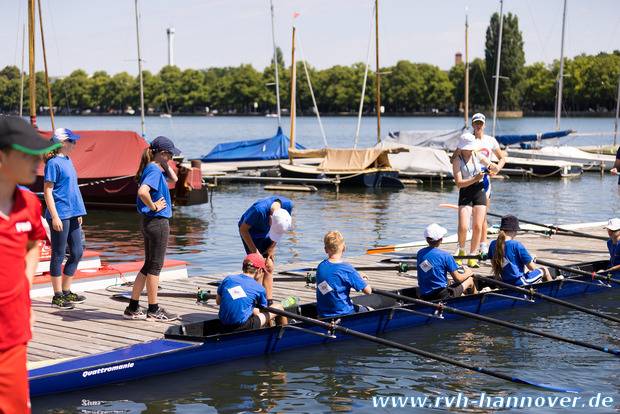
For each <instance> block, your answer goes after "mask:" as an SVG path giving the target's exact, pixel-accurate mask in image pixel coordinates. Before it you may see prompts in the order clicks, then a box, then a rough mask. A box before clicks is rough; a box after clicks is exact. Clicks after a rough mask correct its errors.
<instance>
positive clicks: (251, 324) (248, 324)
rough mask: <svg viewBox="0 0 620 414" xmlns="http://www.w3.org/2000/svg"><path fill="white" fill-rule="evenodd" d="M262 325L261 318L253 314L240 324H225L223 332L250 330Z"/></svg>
mask: <svg viewBox="0 0 620 414" xmlns="http://www.w3.org/2000/svg"><path fill="white" fill-rule="evenodd" d="M260 327H261V324H260V318H259V317H258V315H252V316H250V318H249V319H248V320H247V321H245V322H244V323H241V324H238V325H223V327H222V332H223V333H227V332H237V331H249V330H252V329H258V328H260Z"/></svg>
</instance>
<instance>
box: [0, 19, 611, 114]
mask: <svg viewBox="0 0 620 414" xmlns="http://www.w3.org/2000/svg"><path fill="white" fill-rule="evenodd" d="M498 28H499V15H498V14H497V13H495V14H494V15H493V16H492V17H491V21H490V24H489V27H488V28H487V33H486V43H485V58H484V59H481V58H476V59H474V60H473V61H472V62H470V64H469V68H470V69H469V85H470V93H469V104H470V111H478V110H480V111H483V110H489V109H490V108H492V107H493V104H492V102H493V95H494V94H493V88H494V87H495V82H494V75H495V66H496V62H497V60H496V59H497V56H496V54H497V53H496V52H497V39H498V38H499V36H498ZM523 47H524V44H523V40H522V36H521V32H520V31H519V28H518V18H517V17H516V16H514V15H512V14H511V13H508V15H506V16H504V22H503V35H502V54H501V61H500V62H501V65H500V82H499V90H498V109H499V110H523V111H524V112H536V111H553V110H554V108H555V106H556V103H555V102H556V94H557V87H558V77H559V72H560V61H559V59H557V60H555V61H554V62H553V63H552V64H550V65H546V64H544V63H534V64H532V65H529V66H526V65H525V57H524V56H525V55H524V52H523ZM277 64H278V74H279V79H280V98H281V106H282V108H290V99H291V97H290V89H291V68H290V66H288V67H287V66H286V64H285V62H284V59H283V57H282V52H281V51H280V50H279V49H278V50H277ZM305 65H306V66H307V70H308V74H309V78H310V80H311V84H312V89H313V91H314V94H315V97H316V101H317V106H318V110H319V112H320V113H356V112H357V111H358V110H359V102H360V99H361V96H360V95H361V90H362V82H363V79H364V71H365V65H364V63H356V64H353V65H351V66H340V65H336V66H333V67H331V68H329V69H324V70H317V69H315V68H313V67H312V66H311V65H310V64H309V63H308V62H306V63H305ZM296 66H297V68H296V73H297V75H296V81H297V87H296V104H297V108H298V110H299V111H302V112H311V111H312V110H313V103H312V97H311V93H310V88H309V85H308V81H307V78H306V74H305V68H304V62H297V63H296ZM619 69H620V51H618V50H615V51H614V52H613V53H611V54H608V53H599V54H598V55H586V54H581V55H578V56H575V57H574V58H572V59H569V58H565V59H564V75H565V76H564V86H563V108H564V110H566V111H592V110H595V111H607V110H613V109H614V108H615V106H616V99H617V95H618V79H619ZM380 72H381V73H385V75H382V76H381V84H380V91H381V92H380V93H381V105H382V106H383V107H384V111H385V113H388V114H405V115H406V114H413V113H416V112H452V113H454V112H458V111H459V109H460V108H462V107H463V102H464V99H465V72H466V67H465V63H464V62H461V63H459V64H456V65H455V66H453V67H452V68H451V69H450V70H449V71H447V72H446V71H442V70H441V69H439V68H438V67H437V66H433V65H430V64H426V63H412V62H410V61H407V60H401V61H399V62H398V63H397V64H396V65H394V66H391V67H384V68H381V69H380ZM143 83H144V101H145V108H148V109H147V113H186V114H194V113H204V112H219V113H222V114H225V113H237V114H250V113H255V112H261V113H275V112H276V93H275V86H274V85H275V64H274V62H273V60H272V62H271V65H270V66H269V67H266V68H265V69H263V71H262V72H261V71H258V70H256V69H255V68H254V67H253V66H252V65H250V64H241V65H239V66H236V67H225V68H208V69H201V70H196V69H185V70H181V69H180V68H178V67H176V66H166V67H164V68H162V69H161V70H160V71H159V73H157V74H152V73H151V72H149V71H144V72H143ZM20 86H21V72H20V70H19V68H17V67H15V66H7V67H5V68H4V69H2V70H0V111H2V112H5V113H15V112H17V111H18V108H19V100H20V89H21V88H20ZM28 88H29V78H28V77H27V76H26V77H25V78H24V89H25V90H26V91H27V90H28ZM50 88H51V95H52V102H53V106H54V108H55V112H58V113H61V114H62V113H84V112H85V111H92V112H94V113H114V114H121V113H127V112H129V113H132V112H133V111H132V109H133V110H134V111H136V113H137V112H138V110H139V107H140V93H139V78H138V77H137V76H136V77H133V76H131V75H129V74H128V73H127V72H121V73H117V74H115V75H112V76H110V75H109V74H107V73H106V72H104V71H99V72H95V73H94V74H93V75H92V76H89V75H88V74H87V73H86V72H85V71H83V70H81V69H78V70H75V71H74V72H72V73H71V74H70V75H69V76H67V77H64V78H57V79H52V80H51V84H50ZM23 99H24V104H23V105H24V107H29V105H30V102H29V94H28V93H27V92H26V93H24V98H23ZM376 100H377V96H376V78H375V76H368V80H367V85H366V92H365V97H364V107H363V111H364V112H367V113H372V112H374V111H375V107H376ZM36 103H37V106H38V110H39V111H44V107H48V98H47V88H46V83H45V73H44V72H37V73H36Z"/></svg>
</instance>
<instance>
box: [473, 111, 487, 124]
mask: <svg viewBox="0 0 620 414" xmlns="http://www.w3.org/2000/svg"><path fill="white" fill-rule="evenodd" d="M476 121H482V123H483V124H486V123H487V119H486V117H485V116H484V114H481V113H480V112H478V113H477V114H474V116H472V117H471V123H472V124H473V123H474V122H476Z"/></svg>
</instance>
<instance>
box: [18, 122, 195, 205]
mask: <svg viewBox="0 0 620 414" xmlns="http://www.w3.org/2000/svg"><path fill="white" fill-rule="evenodd" d="M73 132H75V133H76V134H77V135H80V136H81V138H80V140H79V141H78V144H77V145H76V146H75V150H74V151H73V152H72V153H71V154H69V157H70V158H71V161H73V166H74V167H75V172H76V173H77V177H78V185H79V187H80V192H81V193H82V198H83V199H84V203H85V204H86V206H96V207H121V208H135V206H136V197H137V195H138V185H137V184H136V183H135V181H134V176H135V174H136V171H137V170H138V167H139V165H140V159H141V157H142V153H143V152H144V149H145V148H147V147H148V146H149V143H148V142H147V141H146V140H145V139H144V138H142V137H141V136H140V135H138V134H137V133H136V132H134V131H73ZM39 133H40V134H41V136H42V137H43V138H45V139H50V138H51V137H52V135H53V131H39ZM175 164H176V163H174V162H173V163H171V166H172V167H173V168H174V169H175V171H177V175H178V176H179V180H178V181H177V183H176V185H175V184H170V193H171V194H170V195H171V198H172V201H173V203H174V204H176V205H189V204H200V203H204V202H206V201H207V200H206V198H205V197H206V195H207V193H206V188H205V187H204V186H202V177H201V176H200V171H194V169H193V168H190V167H188V168H186V167H180V169H178V167H177V166H176V165H175ZM44 168H45V165H44V164H42V165H41V167H40V168H39V171H38V172H37V180H36V181H35V183H34V184H33V185H31V186H29V187H30V189H31V190H32V191H33V192H35V193H40V194H41V197H42V193H43V180H44ZM196 170H198V169H196Z"/></svg>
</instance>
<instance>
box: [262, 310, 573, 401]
mask: <svg viewBox="0 0 620 414" xmlns="http://www.w3.org/2000/svg"><path fill="white" fill-rule="evenodd" d="M259 308H261V309H264V310H266V311H269V312H271V313H275V314H277V315H282V316H286V317H287V318H289V320H291V319H295V320H298V321H301V322H305V323H308V324H311V325H315V326H319V327H322V328H324V329H325V330H327V331H328V332H330V333H332V334H333V333H336V332H339V333H342V334H344V335H349V336H353V337H356V338H360V339H364V340H367V341H370V342H374V343H377V344H380V345H385V346H389V347H392V348H396V349H400V350H401V351H405V352H411V353H412V354H416V355H420V356H422V357H425V358H430V359H434V360H436V361H440V362H445V363H448V364H452V365H456V366H457V367H461V368H465V369H469V370H471V371H476V372H480V373H482V374H486V375H491V376H493V377H496V378H500V379H503V380H506V381H511V382H516V383H518V384H527V385H532V386H534V387H539V388H544V389H547V390H553V391H561V392H573V393H577V392H581V390H580V389H577V388H565V387H559V386H556V385H551V384H545V383H542V382H536V381H528V380H524V379H520V378H516V377H513V376H511V375H506V374H502V373H501V372H497V371H492V370H490V369H486V368H483V367H477V366H474V365H469V364H465V363H463V362H460V361H457V360H455V359H452V358H449V357H446V356H443V355H438V354H433V353H431V352H427V351H424V350H422V349H418V348H414V347H411V346H409V345H405V344H401V343H400V342H394V341H389V340H387V339H384V338H380V337H378V336H373V335H369V334H366V333H363V332H359V331H354V330H352V329H349V328H345V327H344V326H340V325H338V324H337V323H335V322H332V323H327V322H324V321H320V320H317V319H313V318H308V317H306V316H303V315H298V314H296V313H292V312H287V311H283V310H280V309H276V308H272V307H268V306H266V307H259Z"/></svg>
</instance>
